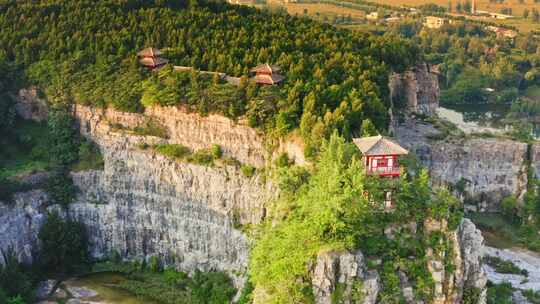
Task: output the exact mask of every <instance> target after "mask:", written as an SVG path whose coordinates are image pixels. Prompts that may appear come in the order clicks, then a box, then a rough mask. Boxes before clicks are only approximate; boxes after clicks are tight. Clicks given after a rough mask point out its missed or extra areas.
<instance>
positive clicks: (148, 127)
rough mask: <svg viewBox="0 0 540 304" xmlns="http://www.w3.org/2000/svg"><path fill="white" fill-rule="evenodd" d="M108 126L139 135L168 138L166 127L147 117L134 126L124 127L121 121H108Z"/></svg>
mask: <svg viewBox="0 0 540 304" xmlns="http://www.w3.org/2000/svg"><path fill="white" fill-rule="evenodd" d="M109 126H110V127H111V128H112V129H113V130H115V131H120V132H130V133H133V134H135V135H140V136H155V137H160V138H169V133H168V132H167V129H166V128H165V127H164V126H163V125H162V124H160V123H159V122H157V121H154V120H152V119H147V120H146V121H145V122H144V123H143V124H141V125H138V126H136V127H135V128H130V127H126V126H124V125H123V124H121V123H117V122H109Z"/></svg>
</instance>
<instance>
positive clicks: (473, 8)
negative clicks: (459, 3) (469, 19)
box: [471, 0, 478, 15]
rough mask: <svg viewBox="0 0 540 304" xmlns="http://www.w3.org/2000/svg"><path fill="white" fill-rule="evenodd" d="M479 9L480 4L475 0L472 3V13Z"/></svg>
mask: <svg viewBox="0 0 540 304" xmlns="http://www.w3.org/2000/svg"><path fill="white" fill-rule="evenodd" d="M477 9H478V4H477V3H476V0H473V1H472V5H471V14H472V15H476V10H477Z"/></svg>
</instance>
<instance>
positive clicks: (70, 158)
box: [47, 103, 79, 166]
mask: <svg viewBox="0 0 540 304" xmlns="http://www.w3.org/2000/svg"><path fill="white" fill-rule="evenodd" d="M47 127H48V129H49V134H50V136H49V155H50V159H51V162H52V163H53V165H55V166H68V165H70V164H72V163H73V162H75V161H76V160H77V159H78V152H79V133H78V131H77V130H76V129H75V120H74V118H73V116H72V115H71V112H70V107H69V105H67V104H65V103H59V104H56V105H54V106H53V107H52V108H51V110H50V111H49V118H48V120H47Z"/></svg>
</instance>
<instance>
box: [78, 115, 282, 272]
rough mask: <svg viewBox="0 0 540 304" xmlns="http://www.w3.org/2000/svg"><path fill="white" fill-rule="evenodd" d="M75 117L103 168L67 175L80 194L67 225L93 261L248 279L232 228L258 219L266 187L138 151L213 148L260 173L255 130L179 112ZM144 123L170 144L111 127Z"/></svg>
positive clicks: (242, 241) (236, 173)
mask: <svg viewBox="0 0 540 304" xmlns="http://www.w3.org/2000/svg"><path fill="white" fill-rule="evenodd" d="M75 114H76V116H77V118H78V119H79V122H80V125H81V130H82V132H83V134H84V135H86V136H88V137H90V138H92V139H93V140H94V141H95V142H96V143H97V144H98V146H99V147H100V149H101V152H102V154H103V157H104V161H105V167H104V170H103V171H90V172H88V171H87V172H81V173H74V174H73V175H72V176H73V180H74V182H75V184H76V185H77V186H78V187H79V188H80V189H81V190H82V191H81V194H80V195H79V197H78V199H77V202H76V203H74V204H72V205H70V208H69V216H70V217H73V218H76V219H78V220H80V221H81V222H83V223H84V224H85V225H86V226H87V228H88V230H89V235H90V244H91V254H92V256H94V257H97V258H99V257H104V256H106V255H108V254H110V253H111V252H112V251H117V252H118V253H120V255H121V256H122V257H124V258H128V259H146V258H149V257H150V256H158V257H159V258H160V260H161V261H163V262H164V263H166V264H168V265H175V266H176V267H178V268H179V269H183V270H187V271H190V270H193V269H201V270H223V271H227V272H229V273H233V272H234V273H235V274H237V275H238V276H242V275H243V274H244V272H245V268H246V266H247V259H248V252H249V251H248V250H249V244H248V240H247V238H246V236H245V235H244V234H243V233H242V232H241V231H240V230H238V229H237V228H238V227H240V225H244V224H255V223H259V222H260V221H261V220H262V219H263V218H264V216H265V203H266V202H267V201H269V200H270V199H271V198H272V197H273V195H274V194H273V193H274V192H275V191H273V190H272V186H271V184H269V183H266V182H265V181H264V180H263V179H262V177H261V176H259V175H255V176H254V177H249V178H248V177H245V176H244V175H243V174H242V173H241V172H240V170H239V169H237V168H236V167H234V166H226V165H223V166H219V167H208V166H201V165H195V164H190V163H185V162H178V161H175V160H171V159H169V158H167V157H165V156H162V155H160V154H157V153H155V152H154V151H152V149H142V148H140V146H141V144H143V143H145V144H149V145H152V144H155V143H165V142H168V143H181V144H183V145H185V146H188V147H191V148H193V149H199V148H203V147H204V148H208V147H209V145H210V144H211V143H215V144H219V145H220V146H221V147H223V149H224V150H225V152H226V153H228V154H229V155H230V156H232V157H235V158H237V159H239V160H240V161H246V162H249V163H251V164H259V165H260V164H262V162H263V161H264V157H263V155H261V153H263V150H262V141H260V138H259V137H258V136H259V135H257V134H256V133H255V131H254V130H251V129H248V127H243V126H237V125H233V124H232V123H230V122H229V121H226V120H225V118H220V117H213V116H210V117H204V118H203V117H199V116H197V115H195V114H187V113H183V112H179V111H178V112H177V110H175V109H169V110H167V111H166V110H163V109H161V110H159V109H153V110H152V112H150V113H149V116H146V117H143V116H142V115H139V114H127V113H119V112H115V111H110V110H108V111H100V110H95V109H90V108H85V107H77V109H76V112H75ZM173 114H174V115H173ZM148 117H150V118H151V119H155V120H156V121H157V122H159V123H160V124H161V125H162V126H165V127H166V128H167V132H168V134H169V138H168V139H162V138H157V137H151V136H137V135H134V134H132V133H129V132H126V131H122V130H118V128H115V127H114V126H112V125H111V123H110V122H111V121H114V122H115V123H120V124H122V125H123V126H124V127H125V128H133V127H135V126H137V125H139V124H143V123H145V119H149V118H148ZM189 134H193V135H192V136H190V135H189ZM259 144H260V145H259Z"/></svg>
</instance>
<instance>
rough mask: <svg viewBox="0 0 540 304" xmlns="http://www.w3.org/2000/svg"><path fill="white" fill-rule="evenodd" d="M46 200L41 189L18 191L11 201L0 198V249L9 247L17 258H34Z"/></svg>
mask: <svg viewBox="0 0 540 304" xmlns="http://www.w3.org/2000/svg"><path fill="white" fill-rule="evenodd" d="M47 201H48V197H47V195H46V194H45V193H44V192H43V191H39V190H35V191H29V192H24V193H17V194H16V195H15V197H14V199H13V203H11V204H6V203H2V202H0V250H4V251H6V250H9V249H12V250H13V251H14V253H15V254H16V256H17V257H18V259H19V261H21V262H24V263H32V262H33V260H34V256H35V251H36V250H35V245H36V244H37V238H38V232H39V229H40V227H41V225H42V224H43V222H44V221H45V218H46V208H47ZM2 262H3V257H2V256H1V255H0V263H2Z"/></svg>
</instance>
